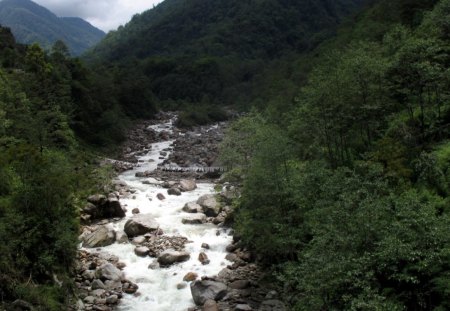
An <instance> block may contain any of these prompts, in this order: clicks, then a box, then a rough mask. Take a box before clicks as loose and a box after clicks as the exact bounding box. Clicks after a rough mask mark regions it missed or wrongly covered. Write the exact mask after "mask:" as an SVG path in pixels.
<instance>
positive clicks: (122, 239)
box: [116, 231, 128, 244]
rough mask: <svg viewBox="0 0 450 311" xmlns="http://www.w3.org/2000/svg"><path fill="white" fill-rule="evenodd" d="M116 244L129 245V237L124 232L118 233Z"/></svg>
mask: <svg viewBox="0 0 450 311" xmlns="http://www.w3.org/2000/svg"><path fill="white" fill-rule="evenodd" d="M116 242H117V243H119V244H126V243H128V235H127V234H126V233H125V232H123V231H118V232H116Z"/></svg>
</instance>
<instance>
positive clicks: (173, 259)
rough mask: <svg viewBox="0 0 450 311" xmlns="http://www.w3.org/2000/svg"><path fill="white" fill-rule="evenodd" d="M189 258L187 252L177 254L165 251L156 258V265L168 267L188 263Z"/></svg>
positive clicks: (176, 252)
mask: <svg viewBox="0 0 450 311" xmlns="http://www.w3.org/2000/svg"><path fill="white" fill-rule="evenodd" d="M190 258H191V256H190V255H189V253H188V252H178V251H174V250H166V251H164V252H162V253H161V254H160V255H159V256H158V263H159V264H160V265H161V266H170V265H173V264H174V263H177V262H183V261H188V260H189V259H190Z"/></svg>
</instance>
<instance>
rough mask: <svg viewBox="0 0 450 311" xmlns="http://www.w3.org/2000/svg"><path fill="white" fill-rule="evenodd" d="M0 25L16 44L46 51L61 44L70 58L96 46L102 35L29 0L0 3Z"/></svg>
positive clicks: (81, 20)
mask: <svg viewBox="0 0 450 311" xmlns="http://www.w3.org/2000/svg"><path fill="white" fill-rule="evenodd" d="M0 24H1V25H3V26H7V27H10V28H11V30H12V32H13V34H14V36H15V37H16V39H17V41H18V42H21V43H27V44H29V43H34V42H37V43H39V44H40V45H42V46H43V47H44V48H49V47H50V46H51V45H52V44H53V43H54V42H55V41H56V40H62V41H64V42H65V43H66V44H67V46H68V47H69V49H70V51H71V53H72V54H73V55H79V54H81V53H82V52H84V51H85V50H86V49H88V48H89V47H92V46H93V45H95V44H96V43H98V42H99V41H100V40H101V39H102V38H103V37H104V35H105V33H104V32H103V31H101V30H99V29H97V28H95V27H94V26H92V25H91V24H89V23H88V22H86V21H85V20H83V19H81V18H77V17H58V16H56V15H55V14H53V13H52V12H50V11H49V10H47V9H46V8H44V7H42V6H40V5H38V4H36V3H34V2H32V1H30V0H3V1H1V2H0Z"/></svg>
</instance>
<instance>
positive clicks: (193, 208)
mask: <svg viewBox="0 0 450 311" xmlns="http://www.w3.org/2000/svg"><path fill="white" fill-rule="evenodd" d="M182 211H183V212H186V213H201V212H202V211H203V210H202V207H201V206H200V205H199V204H197V203H196V202H189V203H186V204H185V205H184V206H183V208H182Z"/></svg>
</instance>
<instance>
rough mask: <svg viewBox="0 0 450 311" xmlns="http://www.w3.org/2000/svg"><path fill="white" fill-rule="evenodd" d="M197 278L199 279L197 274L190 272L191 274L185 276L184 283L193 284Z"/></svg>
mask: <svg viewBox="0 0 450 311" xmlns="http://www.w3.org/2000/svg"><path fill="white" fill-rule="evenodd" d="M197 278H198V274H197V273H195V272H189V273H187V274H186V275H185V276H184V278H183V281H185V282H192V281H195V280H196V279H197Z"/></svg>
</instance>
